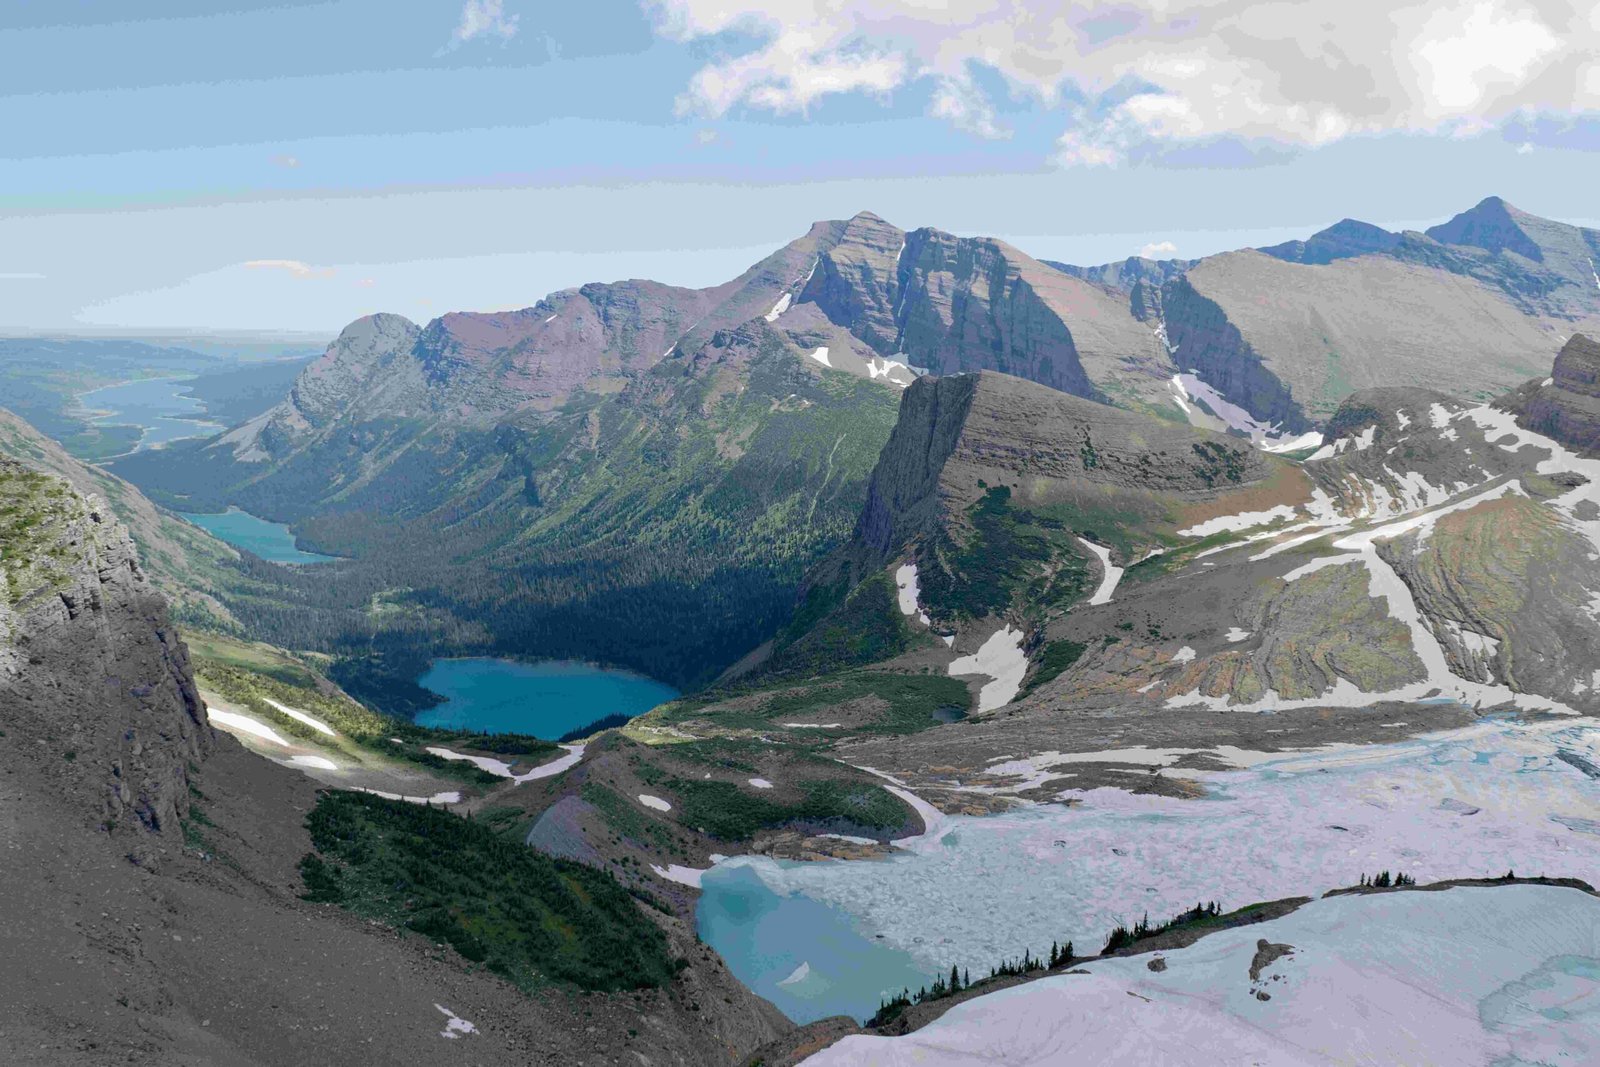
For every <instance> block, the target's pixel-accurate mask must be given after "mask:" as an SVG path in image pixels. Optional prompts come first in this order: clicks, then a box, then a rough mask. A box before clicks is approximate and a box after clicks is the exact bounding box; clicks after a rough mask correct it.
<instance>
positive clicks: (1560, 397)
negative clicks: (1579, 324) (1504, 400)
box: [1518, 334, 1600, 452]
mask: <svg viewBox="0 0 1600 1067" xmlns="http://www.w3.org/2000/svg"><path fill="white" fill-rule="evenodd" d="M1548 381H1549V384H1548V385H1546V384H1544V382H1543V381H1540V382H1537V383H1535V384H1534V385H1532V387H1531V388H1529V389H1526V390H1524V392H1523V394H1522V395H1521V396H1520V397H1519V398H1518V399H1519V401H1520V404H1521V407H1522V411H1523V414H1524V425H1526V426H1527V427H1528V429H1530V430H1533V431H1534V432H1536V433H1542V434H1545V435H1546V436H1548V437H1553V438H1555V439H1556V440H1557V441H1560V442H1561V443H1562V444H1564V445H1567V446H1569V447H1571V448H1576V449H1579V450H1582V451H1586V452H1594V451H1596V450H1600V343H1596V342H1595V341H1592V340H1590V339H1589V338H1588V337H1585V336H1583V335H1582V334H1575V335H1573V337H1572V338H1571V339H1570V340H1569V341H1567V343H1566V344H1565V345H1564V346H1562V349H1561V352H1560V353H1559V354H1558V355H1557V356H1556V364H1555V369H1554V370H1553V371H1552V372H1551V376H1550V378H1549V379H1548Z"/></svg>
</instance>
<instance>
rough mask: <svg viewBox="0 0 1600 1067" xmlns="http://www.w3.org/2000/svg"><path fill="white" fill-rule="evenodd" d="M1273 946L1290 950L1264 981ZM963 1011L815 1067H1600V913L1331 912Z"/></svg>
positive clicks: (1398, 904) (1489, 901)
mask: <svg viewBox="0 0 1600 1067" xmlns="http://www.w3.org/2000/svg"><path fill="white" fill-rule="evenodd" d="M1261 943H1269V944H1273V945H1280V946H1287V947H1288V949H1289V951H1288V952H1287V953H1286V954H1284V955H1279V956H1277V958H1275V959H1272V960H1271V961H1270V962H1267V963H1266V964H1265V965H1264V966H1258V965H1257V960H1258V956H1257V952H1258V947H1259V945H1260V944H1261ZM1152 958H1153V957H1152V956H1150V955H1139V956H1133V957H1126V958H1121V959H1113V960H1105V961H1103V962H1096V963H1088V964H1085V965H1084V968H1083V969H1085V970H1087V971H1088V972H1089V973H1087V974H1069V975H1060V976H1058V977H1054V978H1046V979H1042V980H1039V981H1035V982H1031V983H1028V984H1026V985H1022V986H1018V987H1015V988H1012V989H1008V990H1003V991H1001V992H998V993H991V994H989V995H987V996H982V997H978V998H975V999H973V1000H970V1001H968V1002H966V1003H964V1004H960V1005H957V1006H956V1007H954V1008H952V1009H951V1010H950V1011H948V1012H946V1013H945V1014H944V1015H943V1016H942V1017H940V1018H939V1019H936V1020H935V1021H934V1022H932V1023H930V1024H929V1025H928V1026H925V1027H923V1028H922V1029H921V1030H918V1031H916V1032H914V1033H911V1034H908V1035H906V1036H904V1037H893V1038H886V1037H868V1036H864V1035H858V1036H852V1037H847V1038H845V1039H844V1040H843V1041H841V1042H839V1043H838V1044H836V1045H834V1046H833V1047H831V1048H829V1049H826V1050H824V1051H823V1052H820V1053H818V1054H816V1055H814V1056H811V1057H809V1058H808V1059H806V1060H805V1061H804V1063H805V1064H806V1065H807V1067H857V1065H861V1067H866V1065H872V1067H899V1065H911V1064H919V1065H931V1064H939V1065H941V1067H966V1065H971V1067H991V1065H993V1064H998V1063H1004V1064H1007V1065H1009V1067H1035V1065H1037V1067H1045V1065H1055V1064H1062V1063H1083V1064H1101V1063H1104V1064H1156V1063H1160V1064H1171V1065H1183V1067H1213V1065H1216V1064H1245V1063H1249V1064H1262V1065H1285V1067H1288V1065H1296V1067H1302V1065H1313V1064H1315V1065H1333V1064H1341V1065H1342V1064H1371V1065H1380V1064H1382V1065H1387V1064H1396V1063H1407V1064H1424V1063H1428V1064H1444V1063H1459V1064H1490V1063H1494V1064H1505V1065H1513V1064H1555V1063H1571V1064H1580V1063H1597V1062H1600V900H1596V899H1595V898H1594V897H1592V896H1590V895H1588V894H1586V893H1583V892H1581V891H1579V890H1576V889H1565V888H1554V887H1545V886H1504V887H1495V888H1478V887H1461V888H1454V889H1448V890H1444V891H1442V892H1427V893H1424V892H1404V893H1387V894H1382V895H1372V896H1347V897H1335V898H1331V899H1327V900H1317V901H1313V902H1311V903H1310V904H1307V905H1305V906H1304V907H1302V908H1300V909H1299V910H1298V911H1295V912H1293V913H1292V914H1289V915H1286V916H1283V917H1282V918H1279V919H1274V920H1271V921H1269V922H1265V923H1261V924H1259V925H1254V926H1247V927H1243V928H1240V929H1234V930H1225V931H1222V932H1220V933H1216V934H1212V935H1210V936H1209V937H1206V938H1204V939H1202V940H1201V941H1199V942H1198V943H1196V944H1193V945H1190V946H1189V947H1187V948H1182V949H1177V950H1174V951H1171V952H1167V953H1165V954H1163V956H1162V958H1163V959H1164V961H1165V964H1166V966H1165V969H1164V970H1161V971H1152V970H1150V968H1149V966H1148V964H1149V963H1150V961H1151V960H1152Z"/></svg>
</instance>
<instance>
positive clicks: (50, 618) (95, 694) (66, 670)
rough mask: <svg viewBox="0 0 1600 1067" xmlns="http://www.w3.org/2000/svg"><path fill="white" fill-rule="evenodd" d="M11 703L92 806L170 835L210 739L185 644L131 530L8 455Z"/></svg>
mask: <svg viewBox="0 0 1600 1067" xmlns="http://www.w3.org/2000/svg"><path fill="white" fill-rule="evenodd" d="M0 501H3V511H0V514H3V515H4V518H0V538H3V540H0V703H4V705H5V706H6V720H7V721H6V727H7V729H8V730H15V731H16V736H18V737H22V738H37V739H40V740H41V741H45V742H46V743H45V744H43V745H41V746H38V747H37V748H26V747H24V748H22V749H20V751H21V752H23V753H27V754H28V755H31V756H32V757H34V759H36V760H37V761H38V763H39V764H41V765H43V766H44V767H46V768H47V769H48V770H49V771H50V772H51V777H52V778H53V779H54V780H55V781H56V782H57V784H58V786H59V787H60V788H61V789H62V790H63V791H64V792H66V793H68V794H70V795H72V796H74V797H75V798H76V799H78V800H79V801H80V802H81V803H82V805H83V811H84V813H85V816H86V817H91V816H92V817H100V818H103V819H104V820H105V828H106V829H108V830H109V829H112V828H121V829H124V830H130V829H131V830H143V831H147V832H150V833H159V832H160V831H162V830H163V829H164V828H172V827H175V826H176V825H177V824H178V822H179V820H180V819H181V818H182V817H184V816H185V815H187V813H188V811H189V804H190V794H189V769H188V768H189V767H190V766H192V765H193V763H194V761H196V760H201V759H204V758H205V756H206V754H207V753H208V752H209V751H210V749H211V746H212V733H211V728H210V726H209V725H208V724H207V723H206V718H205V709H204V707H203V705H202V704H201V702H200V697H199V694H198V693H197V692H196V690H195V687H194V680H193V678H192V677H191V675H190V672H189V663H188V653H187V651H186V650H185V648H184V646H183V642H182V641H181V640H180V639H179V638H178V634H177V630H176V628H175V627H174V626H173V624H172V621H171V619H170V618H169V617H168V615H167V607H166V603H165V601H164V600H163V599H162V597H161V595H160V594H159V593H157V592H156V590H155V588H154V587H153V586H152V585H151V584H150V582H149V581H148V579H147V578H146V577H145V574H144V572H143V570H142V569H141V568H140V566H139V562H138V559H137V556H136V554H135V552H134V547H133V542H132V540H131V539H130V538H129V536H128V532H127V530H126V529H125V528H123V527H122V526H121V525H120V524H118V523H117V522H116V521H115V520H113V519H112V518H111V517H110V516H109V515H108V514H107V513H106V512H105V511H104V505H103V504H102V503H101V502H100V501H99V500H97V499H95V498H93V497H83V496H80V495H79V494H78V493H77V492H75V491H74V490H73V489H72V488H71V487H70V486H69V485H68V484H67V483H66V482H64V481H62V480H60V479H57V478H55V477H52V476H50V475H45V474H40V473H37V472H35V471H33V470H32V469H30V468H28V467H25V466H23V465H22V464H20V463H17V462H15V461H12V460H9V459H5V458H0Z"/></svg>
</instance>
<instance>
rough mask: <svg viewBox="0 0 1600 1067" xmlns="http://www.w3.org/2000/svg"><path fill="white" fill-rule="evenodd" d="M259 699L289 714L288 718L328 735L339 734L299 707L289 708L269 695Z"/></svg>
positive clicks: (335, 735) (336, 735)
mask: <svg viewBox="0 0 1600 1067" xmlns="http://www.w3.org/2000/svg"><path fill="white" fill-rule="evenodd" d="M261 699H263V700H265V701H266V702H267V703H268V704H271V705H272V706H273V707H274V708H277V709H278V710H279V711H281V712H283V713H284V714H285V715H287V716H289V718H291V719H296V720H298V721H300V722H303V723H305V724H306V725H307V726H309V727H311V728H312V729H313V730H319V731H321V732H322V733H325V734H327V735H328V736H329V737H338V736H339V735H338V734H336V733H334V731H333V728H332V727H331V726H329V725H328V724H327V723H325V722H323V721H322V720H321V719H314V718H312V717H311V716H310V715H307V714H306V713H305V712H303V711H301V710H300V709H299V708H291V707H289V706H288V705H287V704H280V703H278V702H277V701H276V700H273V699H272V698H271V697H262V698H261Z"/></svg>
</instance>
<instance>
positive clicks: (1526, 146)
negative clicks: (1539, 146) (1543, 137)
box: [1517, 141, 1533, 156]
mask: <svg viewBox="0 0 1600 1067" xmlns="http://www.w3.org/2000/svg"><path fill="white" fill-rule="evenodd" d="M1532 153H1533V142H1531V141H1523V142H1522V143H1521V144H1519V145H1517V155H1519V156H1526V155H1531V154H1532Z"/></svg>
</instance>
